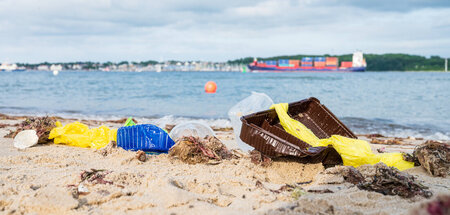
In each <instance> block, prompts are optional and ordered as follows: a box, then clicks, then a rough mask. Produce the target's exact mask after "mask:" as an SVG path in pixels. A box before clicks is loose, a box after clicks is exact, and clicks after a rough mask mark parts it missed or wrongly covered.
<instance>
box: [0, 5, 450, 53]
mask: <svg viewBox="0 0 450 215" xmlns="http://www.w3.org/2000/svg"><path fill="white" fill-rule="evenodd" d="M447 2H448V1H416V0H413V1H384V0H381V1H350V0H340V1H337V0H335V1H324V0H309V1H294V0H266V1H238V0H228V1H211V0H209V1H206V0H201V1H192V0H184V1H183V0H167V1H144V0H127V1H118V0H117V1H116V0H81V1H80V0H77V1H75V0H67V1H57V0H53V1H52V0H40V1H34V0H0V47H2V51H1V52H0V61H5V60H7V61H14V62H41V61H51V62H56V61H75V60H93V61H108V60H112V61H120V60H148V59H155V60H161V59H164V60H168V59H179V60H214V61H226V60H228V59H234V58H239V57H245V56H273V55H281V54H300V53H306V54H308V53H309V54H324V53H331V54H341V53H350V52H353V51H354V50H356V49H360V50H363V51H365V52H370V53H386V52H404V53H413V54H421V55H436V54H437V55H444V56H449V55H450V53H449V52H450V51H449V49H448V47H450V41H449V40H450V39H449V37H448V35H449V34H450V20H449V19H448V18H447V16H448V15H447V14H450V5H449V3H447Z"/></svg>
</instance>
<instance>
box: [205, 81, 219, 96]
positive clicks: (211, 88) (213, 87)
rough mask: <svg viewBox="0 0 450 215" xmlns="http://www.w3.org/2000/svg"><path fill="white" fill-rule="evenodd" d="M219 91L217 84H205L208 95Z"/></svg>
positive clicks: (210, 82)
mask: <svg viewBox="0 0 450 215" xmlns="http://www.w3.org/2000/svg"><path fill="white" fill-rule="evenodd" d="M216 90H217V84H216V82H214V81H208V82H206V84H205V92H206V93H215V92H216Z"/></svg>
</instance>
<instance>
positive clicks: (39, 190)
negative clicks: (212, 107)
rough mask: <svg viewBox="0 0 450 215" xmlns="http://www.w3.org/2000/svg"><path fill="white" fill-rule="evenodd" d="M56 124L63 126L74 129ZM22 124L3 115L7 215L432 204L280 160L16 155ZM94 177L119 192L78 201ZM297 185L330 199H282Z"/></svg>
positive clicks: (376, 210)
mask: <svg viewBox="0 0 450 215" xmlns="http://www.w3.org/2000/svg"><path fill="white" fill-rule="evenodd" d="M58 119H59V120H61V122H62V123H63V124H66V123H68V122H73V119H64V118H58ZM21 120H23V118H20V117H10V116H5V115H0V125H2V126H0V147H2V150H1V151H0V173H1V174H0V211H1V212H5V213H12V214H16V213H18V214H20V213H36V214H48V213H59V214H61V213H63V214H86V213H93V214H115V213H133V214H172V213H173V214H203V213H209V214H234V213H242V212H243V213H245V214H289V210H290V209H289V208H291V209H292V208H295V210H296V211H300V212H302V213H310V214H314V213H316V214H317V213H325V214H327V213H330V211H328V212H326V210H329V209H330V208H332V210H333V213H334V214H349V213H373V214H405V213H407V212H408V211H409V210H410V209H411V208H415V207H418V206H419V205H420V204H421V203H424V202H428V201H430V199H425V198H423V197H420V198H414V199H403V198H401V197H399V196H385V195H382V194H380V193H375V192H368V191H363V190H359V189H358V188H356V187H355V186H352V185H351V184H348V183H343V182H339V183H338V182H336V181H334V182H333V183H328V182H327V183H325V182H324V180H323V177H324V176H326V174H325V172H326V170H325V168H324V167H323V165H322V164H320V163H319V164H311V163H299V162H296V161H295V160H290V159H274V161H273V163H272V164H271V165H270V166H268V167H263V166H260V165H255V164H253V163H252V162H251V161H250V158H249V157H248V156H242V157H240V158H235V159H232V160H224V161H223V162H221V163H218V164H215V165H208V164H195V165H189V164H185V163H183V162H181V161H180V160H176V159H173V158H170V157H168V156H167V154H160V155H150V156H149V159H148V160H147V161H146V162H141V161H139V160H138V159H137V158H136V152H132V151H125V150H123V149H121V148H115V149H112V150H110V151H108V152H106V153H104V152H102V151H101V150H94V149H89V148H78V147H70V146H65V145H56V144H45V145H37V146H34V147H31V148H28V149H25V150H18V149H16V148H14V147H13V144H12V140H13V139H11V138H4V137H3V136H4V135H5V134H7V133H9V131H10V130H12V129H15V126H17V124H18V123H20V122H21ZM122 121H123V120H106V121H96V120H89V121H84V122H83V123H86V124H88V125H89V126H90V127H92V126H99V125H100V124H104V125H106V126H108V127H120V126H121V125H122V124H123V123H122ZM215 132H216V135H217V137H218V138H219V139H220V140H221V141H223V143H224V144H225V145H227V146H229V145H232V144H233V143H234V144H235V140H234V134H233V132H232V130H226V131H219V130H217V129H216V130H215ZM374 136H377V135H358V138H361V139H366V140H371V139H372V138H375V137H374ZM376 139H379V140H380V141H385V142H382V143H386V144H371V147H372V149H373V151H374V152H376V151H377V150H384V152H391V151H395V152H399V151H402V152H412V150H414V148H415V146H417V145H418V144H420V143H422V142H424V140H418V139H415V140H414V139H407V138H395V137H386V138H381V137H376ZM396 141H397V142H396ZM391 143H392V144H391ZM394 143H395V144H394ZM105 154H106V155H105ZM91 169H100V170H104V171H106V173H105V174H106V175H105V178H104V180H106V181H111V182H113V184H108V183H106V184H95V183H84V186H85V188H86V189H87V190H88V192H86V193H83V194H80V195H79V196H74V194H73V186H75V185H77V184H79V183H81V182H80V174H81V173H82V172H83V171H91ZM405 172H407V173H409V174H412V175H414V176H415V177H417V178H418V180H420V181H423V184H424V185H426V186H428V187H430V190H431V191H432V192H433V193H434V196H438V195H448V194H449V192H448V190H449V189H450V179H448V178H440V177H432V176H430V175H428V174H427V173H426V172H425V170H424V169H423V168H422V167H414V168H412V169H409V170H406V171H405ZM327 180H329V179H327ZM333 180H334V179H333ZM293 183H299V184H302V185H300V186H301V187H302V188H303V189H305V190H308V189H310V190H311V189H312V190H317V189H319V190H326V189H329V190H330V191H331V192H332V193H314V192H308V193H302V194H301V195H300V196H298V197H295V196H294V192H295V191H277V190H281V189H282V187H283V186H284V185H286V184H293ZM446 190H447V192H446ZM275 191H276V192H275ZM292 210H293V209H292ZM330 214H331V213H330Z"/></svg>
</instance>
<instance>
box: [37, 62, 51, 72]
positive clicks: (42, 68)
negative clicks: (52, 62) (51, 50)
mask: <svg viewBox="0 0 450 215" xmlns="http://www.w3.org/2000/svg"><path fill="white" fill-rule="evenodd" d="M37 70H39V71H49V70H50V68H48V66H47V65H45V64H42V65H39V66H38V67H37Z"/></svg>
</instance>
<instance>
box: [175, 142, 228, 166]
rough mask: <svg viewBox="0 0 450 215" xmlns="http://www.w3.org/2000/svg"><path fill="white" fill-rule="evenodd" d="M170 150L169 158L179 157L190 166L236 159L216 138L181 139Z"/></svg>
mask: <svg viewBox="0 0 450 215" xmlns="http://www.w3.org/2000/svg"><path fill="white" fill-rule="evenodd" d="M175 142H176V144H175V145H174V146H173V147H172V148H170V150H169V156H171V157H177V158H178V159H180V160H182V161H183V162H186V163H189V164H197V163H210V162H220V161H222V160H224V159H231V158H233V157H235V156H234V155H233V154H232V153H231V152H230V151H229V150H228V149H227V148H226V147H225V145H224V144H223V143H222V142H221V141H220V140H219V139H217V138H216V137H214V136H206V137H205V138H198V137H191V136H189V137H181V138H179V139H177V140H176V141H175Z"/></svg>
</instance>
